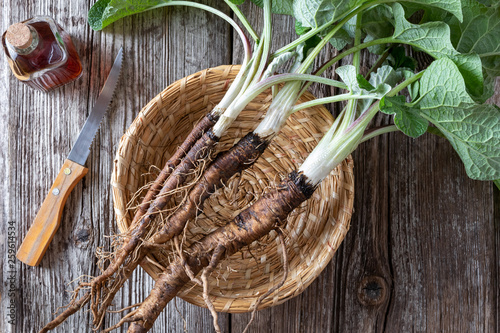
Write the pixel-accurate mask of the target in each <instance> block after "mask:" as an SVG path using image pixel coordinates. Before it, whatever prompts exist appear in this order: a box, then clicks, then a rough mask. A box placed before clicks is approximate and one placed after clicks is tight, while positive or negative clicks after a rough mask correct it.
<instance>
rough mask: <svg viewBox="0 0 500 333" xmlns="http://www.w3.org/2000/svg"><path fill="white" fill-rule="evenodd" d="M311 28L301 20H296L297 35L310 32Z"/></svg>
mask: <svg viewBox="0 0 500 333" xmlns="http://www.w3.org/2000/svg"><path fill="white" fill-rule="evenodd" d="M309 30H311V28H308V27H303V26H302V24H301V23H300V22H299V21H295V32H296V33H297V35H299V36H300V35H303V34H305V33H306V32H308V31H309Z"/></svg>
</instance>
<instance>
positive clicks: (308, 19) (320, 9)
mask: <svg viewBox="0 0 500 333" xmlns="http://www.w3.org/2000/svg"><path fill="white" fill-rule="evenodd" d="M369 1H370V0H295V1H293V12H294V14H293V15H294V16H295V18H296V19H297V20H298V21H299V22H300V23H301V24H302V26H303V27H311V28H316V27H319V26H321V25H323V24H326V23H333V22H335V21H337V20H338V19H340V18H342V17H343V16H344V15H345V14H347V13H348V12H349V11H351V10H352V9H354V8H356V7H358V6H360V5H362V4H364V3H366V2H369ZM396 1H397V0H394V1H388V2H396ZM398 2H407V3H411V4H415V5H420V6H424V7H431V8H432V7H433V8H439V9H443V10H445V11H447V12H449V13H451V14H453V15H454V16H456V17H457V18H458V19H459V20H462V7H461V3H460V0H399V1H398Z"/></svg>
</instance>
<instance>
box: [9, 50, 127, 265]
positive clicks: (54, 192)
mask: <svg viewBox="0 0 500 333" xmlns="http://www.w3.org/2000/svg"><path fill="white" fill-rule="evenodd" d="M122 61H123V51H122V49H120V51H118V55H117V56H116V59H115V61H114V63H113V66H112V67H111V71H110V73H109V75H108V78H107V79H106V82H105V83H104V87H103V88H102V90H101V93H100V94H99V97H98V98H97V101H96V103H95V105H94V107H93V108H92V111H91V112H90V115H89V117H88V118H87V120H86V121H85V124H84V125H83V128H82V130H81V131H80V134H79V136H78V138H77V139H76V142H75V144H74V145H73V148H72V149H71V151H70V153H69V155H68V158H67V159H66V160H65V161H64V164H63V166H62V168H61V170H60V171H59V174H58V175H57V177H56V179H55V181H54V183H53V184H52V187H51V188H50V190H49V193H48V195H47V196H46V197H45V200H44V201H43V203H42V206H41V207H40V210H39V211H38V213H37V215H36V217H35V219H34V220H33V223H32V225H31V227H30V229H29V230H28V233H27V234H26V236H25V237H24V239H23V242H22V243H21V246H20V247H19V249H18V250H17V255H16V256H17V258H18V259H19V260H20V261H22V262H24V263H25V264H27V265H30V266H37V265H38V264H39V263H40V261H41V260H42V258H43V255H44V254H45V252H46V251H47V248H48V247H49V244H50V242H51V241H52V238H54V235H55V233H56V231H57V229H59V225H60V224H61V216H62V211H63V208H64V204H65V203H66V199H67V198H68V196H69V194H70V193H71V191H72V190H73V188H74V187H75V186H76V184H77V183H78V182H79V181H80V179H82V178H83V177H84V176H85V175H86V174H87V172H88V169H87V168H86V167H84V166H83V165H84V164H85V161H86V160H87V157H88V156H89V153H90V146H91V145H92V141H93V140H94V136H95V135H96V133H97V130H98V129H99V125H100V123H101V120H102V119H103V118H104V115H105V114H106V111H107V109H108V106H109V104H110V103H111V99H112V97H113V93H114V91H115V88H116V85H117V83H118V78H119V76H120V71H121V67H122Z"/></svg>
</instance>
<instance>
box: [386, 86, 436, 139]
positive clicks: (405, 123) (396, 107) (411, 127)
mask: <svg viewBox="0 0 500 333" xmlns="http://www.w3.org/2000/svg"><path fill="white" fill-rule="evenodd" d="M379 106H380V111H382V112H383V113H386V114H393V115H394V124H395V125H396V127H397V128H399V130H400V131H401V132H403V133H404V134H406V135H408V136H411V137H412V138H418V137H419V136H421V135H422V134H424V133H425V132H426V131H427V127H428V126H429V122H428V121H427V120H425V119H424V118H422V117H421V116H420V114H419V112H420V110H418V109H417V108H415V107H411V106H408V105H407V104H406V101H405V97H404V96H401V95H399V96H394V97H387V96H384V97H383V98H382V99H381V100H380V104H379Z"/></svg>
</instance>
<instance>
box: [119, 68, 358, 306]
mask: <svg viewBox="0 0 500 333" xmlns="http://www.w3.org/2000/svg"><path fill="white" fill-rule="evenodd" d="M238 70H239V66H220V67H216V68H211V69H207V70H203V71H201V72H198V73H195V74H193V75H190V76H188V77H185V78H183V79H181V80H179V81H177V82H175V83H173V84H172V85H170V86H169V87H167V88H166V89H165V90H163V91H162V92H161V93H160V94H159V95H158V96H156V97H155V98H154V99H153V100H151V102H150V103H149V104H147V105H146V106H145V107H144V108H143V109H142V111H141V112H140V113H139V115H138V116H137V118H136V119H135V121H134V122H133V123H132V125H131V126H130V127H129V129H128V130H127V131H126V133H125V135H124V136H123V137H122V139H121V141H120V145H119V147H118V151H117V153H116V158H115V162H114V171H113V175H112V181H111V182H112V187H113V198H114V207H115V212H116V216H117V223H118V228H119V230H120V231H121V232H126V231H127V229H128V226H129V224H130V222H131V217H132V216H133V213H134V212H133V211H132V210H131V209H128V207H133V206H136V205H137V203H138V200H140V199H141V196H140V195H139V196H135V197H134V193H136V191H137V190H138V189H140V188H141V187H143V186H144V185H145V184H146V183H148V182H150V181H152V180H154V178H155V175H156V174H155V172H157V170H158V168H162V167H163V165H164V163H165V162H166V161H167V159H168V158H169V157H170V156H171V155H172V154H173V152H174V151H175V149H176V148H177V147H178V146H179V144H180V143H181V142H182V141H183V140H184V137H185V136H186V135H187V134H188V133H189V132H190V130H191V128H192V127H193V125H194V124H195V123H196V122H197V121H198V120H199V119H200V118H201V117H202V116H203V115H205V114H206V113H207V112H208V111H210V110H211V109H212V108H213V107H214V106H215V105H216V104H217V102H218V101H219V100H220V99H221V98H222V97H223V95H224V93H225V91H226V90H227V88H228V86H229V84H230V83H231V80H232V79H234V77H235V76H236V74H237V73H238ZM312 98H313V96H312V95H310V94H308V93H307V94H305V96H304V97H302V100H301V102H303V101H306V100H310V99H312ZM270 100H271V97H270V94H269V92H268V93H264V94H261V95H260V96H258V97H257V98H256V99H255V100H254V101H253V102H252V103H250V104H249V105H248V106H247V108H246V110H244V111H243V112H242V113H241V115H240V116H239V118H238V119H237V120H236V122H235V123H234V125H233V126H232V127H231V128H230V130H229V131H228V133H227V134H226V135H225V136H224V137H223V138H221V141H220V144H219V145H218V150H219V151H221V150H226V149H228V148H229V147H231V146H232V145H233V144H235V143H236V142H237V141H238V140H239V138H241V137H243V136H244V135H245V134H246V133H247V132H249V131H251V130H253V129H254V128H255V127H256V126H257V124H258V123H259V119H261V118H262V116H263V114H264V113H265V110H266V108H267V106H268V105H269V103H270ZM332 121H333V117H332V116H331V115H330V113H329V112H328V111H327V110H326V109H325V108H324V107H322V106H319V107H314V108H310V109H306V110H303V111H299V112H297V113H295V114H294V115H292V116H291V117H290V119H289V120H288V121H287V124H286V127H285V128H284V129H283V130H282V131H281V132H280V134H279V136H278V137H276V138H275V140H274V142H273V143H272V144H271V145H270V147H269V148H268V149H267V151H266V152H265V153H264V154H263V156H262V157H261V158H260V159H259V160H258V161H257V162H256V163H255V164H254V165H253V166H252V167H251V168H249V169H248V170H246V171H244V172H243V173H242V174H241V175H235V176H234V177H233V178H232V179H231V180H230V181H229V182H228V184H226V187H225V188H223V189H220V190H219V191H217V192H216V193H215V194H214V195H212V197H211V198H210V199H208V200H207V202H206V203H205V206H204V213H203V214H201V215H200V216H199V217H198V218H197V219H196V220H195V221H191V222H190V223H189V224H188V225H187V228H186V231H185V234H184V235H183V236H184V237H183V245H184V246H189V244H191V243H193V242H194V241H197V240H198V239H200V238H201V235H203V234H207V233H209V232H211V231H213V230H214V229H215V228H217V227H218V226H220V225H223V224H224V222H225V221H229V220H230V219H232V218H233V217H234V216H236V215H237V214H238V213H239V212H240V211H241V210H242V209H244V208H245V207H247V206H248V205H249V204H250V203H251V202H253V201H254V200H256V199H257V198H258V197H259V196H260V195H261V194H262V193H263V191H265V190H266V189H269V188H270V187H272V186H275V185H276V184H277V183H278V182H279V181H280V179H281V178H282V177H284V176H286V175H287V174H288V172H290V171H292V170H294V169H297V168H298V167H299V166H300V164H301V163H302V162H303V160H304V159H305V157H306V156H307V155H308V153H309V152H310V151H312V149H313V148H314V147H315V145H316V144H317V143H318V142H319V140H320V139H321V137H322V136H323V134H324V133H325V132H326V131H327V130H328V128H329V127H330V125H331V124H332ZM142 195H144V193H142ZM353 197H354V178H353V162H352V159H351V158H348V159H347V160H345V161H344V162H343V163H342V164H341V165H340V166H339V167H338V168H337V169H335V170H334V171H333V172H332V173H331V174H330V176H329V177H328V178H326V179H325V180H324V181H323V182H322V183H321V185H320V186H319V187H318V189H317V190H316V192H315V193H314V194H313V196H312V197H311V199H309V200H308V201H306V202H305V203H303V204H302V205H301V206H300V207H299V208H297V209H296V210H295V211H294V212H293V213H292V214H291V216H289V218H288V220H287V221H286V223H285V224H284V225H283V229H282V230H283V233H284V235H285V241H286V250H287V254H288V263H289V270H288V278H287V280H286V281H285V283H284V285H283V286H282V287H281V288H280V289H279V290H278V291H277V292H275V293H274V294H273V295H270V296H269V297H267V298H266V299H265V300H264V301H263V302H262V303H261V304H260V306H259V309H263V308H266V307H269V306H274V305H277V304H280V303H283V302H284V301H286V300H288V299H290V298H292V297H295V296H297V295H299V294H300V293H301V292H302V291H303V290H304V289H305V288H306V287H307V286H308V285H309V284H310V283H311V282H312V281H313V280H314V279H315V278H316V277H317V276H318V275H319V273H320V272H321V271H322V270H323V269H324V268H325V266H326V265H327V264H328V262H329V261H330V260H331V258H332V257H333V254H334V253H335V251H336V250H337V248H338V246H339V245H340V243H341V242H342V240H343V239H344V237H345V234H346V233H347V230H348V229H349V222H350V218H351V214H352V207H353ZM180 200H181V196H179V198H177V200H176V202H175V203H174V202H173V203H172V205H175V204H178V203H179V202H180ZM174 201H175V200H174ZM282 251H283V248H282V247H281V246H280V242H279V239H278V237H277V233H276V232H274V231H273V232H271V233H270V234H269V235H268V236H266V237H264V238H263V239H261V240H260V241H257V242H254V243H253V244H251V245H250V246H249V247H247V248H245V249H243V250H242V251H240V252H238V253H236V254H234V255H233V256H231V257H230V258H229V259H227V260H224V261H223V262H221V264H220V265H219V266H218V267H217V268H216V269H215V270H214V272H213V273H212V274H211V276H210V277H209V283H210V288H211V290H210V299H211V300H212V302H213V304H214V306H215V309H216V310H217V311H224V312H232V313H238V312H247V311H249V310H250V309H251V306H252V304H254V303H255V302H256V300H257V299H258V297H259V296H260V295H262V294H263V293H265V292H266V291H267V290H269V289H270V288H272V287H273V286H274V285H276V284H278V283H279V282H280V281H281V280H282V278H283V273H284V272H283V256H282ZM172 255H173V251H172V250H171V247H169V246H166V247H165V248H164V249H162V250H158V251H157V252H155V253H154V254H152V255H150V256H148V257H147V259H146V260H145V262H143V264H142V267H143V268H144V269H145V270H146V271H147V272H148V273H149V274H150V275H151V276H152V277H153V278H154V279H156V278H157V277H158V274H160V273H161V269H162V268H163V267H165V266H167V265H168V262H169V260H171V259H172ZM179 296H180V297H181V298H183V299H184V300H186V301H188V302H190V303H193V304H196V305H199V306H205V302H204V300H203V297H202V288H201V287H200V286H198V285H195V284H194V283H190V284H188V285H187V286H186V287H185V288H184V289H183V291H182V292H181V293H180V294H179Z"/></svg>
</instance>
